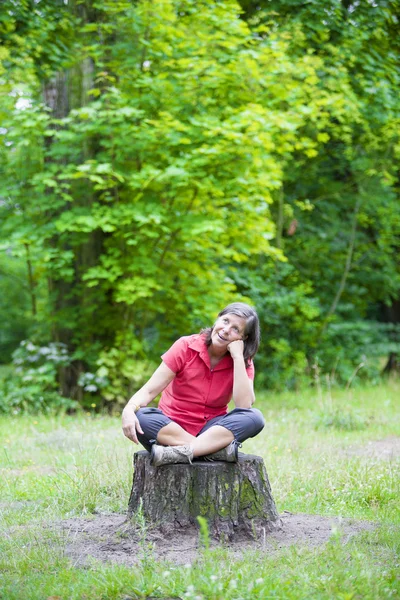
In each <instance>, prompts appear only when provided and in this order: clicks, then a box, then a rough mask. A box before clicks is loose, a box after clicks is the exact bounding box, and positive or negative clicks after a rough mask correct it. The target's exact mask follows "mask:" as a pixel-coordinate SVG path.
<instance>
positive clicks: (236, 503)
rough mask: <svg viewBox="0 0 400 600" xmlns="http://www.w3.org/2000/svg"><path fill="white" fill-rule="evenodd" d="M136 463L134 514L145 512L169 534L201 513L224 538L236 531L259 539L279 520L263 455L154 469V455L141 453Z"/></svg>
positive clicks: (150, 521)
mask: <svg viewBox="0 0 400 600" xmlns="http://www.w3.org/2000/svg"><path fill="white" fill-rule="evenodd" d="M133 464H134V476H133V486H132V492H131V496H130V499H129V514H130V516H133V515H134V514H135V513H136V512H137V511H138V510H142V512H143V516H144V517H145V519H146V521H147V522H148V524H149V525H150V526H151V527H157V528H159V529H160V530H161V531H163V532H165V533H167V532H168V531H171V530H174V531H175V530H176V529H179V528H189V527H193V526H194V525H197V516H199V515H200V516H202V517H205V518H206V519H207V521H208V525H209V530H210V533H211V535H212V536H214V537H217V538H220V539H221V538H225V539H232V538H233V537H234V535H235V534H236V533H242V534H243V533H244V534H246V536H247V537H253V538H254V537H255V536H257V535H258V534H259V533H260V532H261V531H262V530H264V531H270V530H271V529H273V528H275V527H276V526H277V524H278V523H279V515H278V512H277V510H276V506H275V502H274V500H273V498H272V495H271V486H270V484H269V481H268V476H267V472H266V470H265V466H264V462H263V460H262V458H261V457H260V456H254V455H251V454H243V453H241V452H240V453H239V460H238V462H237V463H227V462H206V461H201V460H196V461H194V462H193V464H191V465H190V464H173V465H164V466H162V467H152V466H151V465H150V454H149V453H148V452H146V451H141V452H136V453H135V455H134V461H133ZM140 507H141V508H140Z"/></svg>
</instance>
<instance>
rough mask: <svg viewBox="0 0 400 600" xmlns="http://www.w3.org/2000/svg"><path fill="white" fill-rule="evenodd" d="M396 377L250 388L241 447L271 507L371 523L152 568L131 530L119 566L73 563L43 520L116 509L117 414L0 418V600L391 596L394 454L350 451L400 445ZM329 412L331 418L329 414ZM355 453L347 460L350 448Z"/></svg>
mask: <svg viewBox="0 0 400 600" xmlns="http://www.w3.org/2000/svg"><path fill="white" fill-rule="evenodd" d="M399 397H400V385H399V384H398V383H396V382H391V383H388V384H387V385H386V386H381V387H375V388H365V389H362V388H359V389H355V390H347V391H346V390H330V391H326V392H323V393H322V392H321V391H318V390H317V391H307V392H299V393H291V394H288V393H286V394H269V393H259V394H258V398H257V406H258V407H259V408H260V409H261V410H262V411H263V413H264V415H265V417H266V426H265V428H264V430H263V432H262V433H261V434H260V435H259V436H257V437H256V438H254V439H253V440H248V441H247V442H246V443H245V444H244V445H243V448H242V450H243V451H244V452H249V453H255V454H259V455H261V456H262V457H263V458H264V461H265V464H266V467H267V471H268V475H269V478H270V482H271V486H272V490H273V495H274V498H275V501H276V504H277V507H278V510H279V511H283V510H288V511H291V512H304V513H314V514H320V515H325V516H333V515H335V516H341V517H343V518H355V519H364V520H372V521H374V522H375V523H376V524H378V525H379V526H378V527H376V528H375V529H374V530H373V531H366V532H364V533H362V534H360V535H358V536H356V537H354V538H352V539H351V540H350V541H349V542H348V543H346V544H343V543H341V539H340V531H339V532H338V533H337V534H336V535H333V536H332V538H331V540H330V542H329V543H328V544H326V545H325V546H321V547H318V548H312V549H310V548H305V547H291V548H282V549H277V550H276V551H275V552H274V553H269V554H268V553H265V552H261V551H257V552H247V553H245V554H243V556H242V557H241V558H240V559H239V558H237V559H232V557H231V556H230V555H229V553H228V550H227V549H226V548H223V547H221V548H218V549H210V548H209V547H208V544H203V551H202V553H201V555H200V557H199V559H198V560H197V561H195V562H194V563H192V564H189V565H187V566H177V565H173V564H168V563H166V562H162V561H156V560H155V558H154V556H153V553H152V549H151V545H150V544H147V542H146V537H145V533H144V537H143V547H142V552H141V556H140V557H139V564H138V565H137V567H135V568H133V569H129V568H127V567H122V566H118V565H112V564H109V565H104V564H101V563H98V562H95V561H93V562H92V564H91V565H90V568H85V569H82V568H77V567H76V566H75V565H74V563H73V562H72V561H71V560H70V559H68V557H67V556H66V555H65V551H64V549H65V539H64V537H63V535H62V534H61V533H57V532H56V530H55V529H54V528H51V527H48V526H47V525H48V524H49V523H52V522H54V521H57V520H61V519H64V518H70V517H74V516H85V515H90V514H92V513H96V512H124V511H125V510H126V507H127V501H128V497H129V492H130V486H131V480H132V454H133V451H135V449H136V447H134V446H133V445H132V444H131V443H130V442H129V441H128V440H126V439H125V438H124V437H123V435H122V432H121V429H120V422H119V419H118V418H115V417H109V416H102V415H97V416H96V415H88V414H79V415H76V416H65V415H64V416H62V415H60V416H54V417H50V416H48V417H30V416H26V415H25V416H18V417H5V416H2V417H1V418H0V439H1V443H0V455H1V460H0V469H1V471H0V475H1V476H0V528H1V535H0V598H1V599H2V600H14V599H15V600H20V598H27V599H28V600H36V599H38V600H39V599H40V600H43V599H46V598H50V597H51V596H56V597H57V596H58V597H59V598H61V599H63V600H66V599H83V598H85V599H86V600H91V599H93V600H94V599H96V600H99V599H104V600H105V599H116V600H120V599H122V598H126V597H131V598H146V597H148V596H156V597H157V596H158V597H160V598H162V597H163V596H164V597H168V596H169V597H171V596H177V597H181V598H192V599H197V600H199V599H215V600H225V599H226V600H247V599H253V598H254V599H257V600H258V599H260V598H280V599H286V598H287V599H297V598H299V599H300V598H321V599H324V598H339V599H343V600H344V599H347V600H351V599H354V600H356V599H358V598H371V599H385V598H396V597H398V596H399V593H400V581H399V572H400V568H399V566H400V556H399V554H400V552H399V551H400V547H399V546H400V534H399V526H400V511H399V501H398V498H399V497H400V483H399V482H400V472H399V458H398V457H397V458H396V457H395V456H393V457H389V458H386V459H385V460H383V459H381V458H379V457H377V456H370V455H368V454H367V453H363V448H365V449H368V448H369V447H370V446H368V443H369V442H374V441H376V440H382V439H386V438H390V437H391V436H392V437H393V438H397V437H400V417H399V414H398V408H397V407H398V398H399ZM332 416H335V418H334V419H333V418H332ZM355 449H356V450H357V452H355V451H354V450H355Z"/></svg>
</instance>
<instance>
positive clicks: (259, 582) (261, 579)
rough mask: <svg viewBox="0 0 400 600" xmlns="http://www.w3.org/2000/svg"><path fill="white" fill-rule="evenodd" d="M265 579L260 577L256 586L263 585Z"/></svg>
mask: <svg viewBox="0 0 400 600" xmlns="http://www.w3.org/2000/svg"><path fill="white" fill-rule="evenodd" d="M263 581H264V579H263V578H262V577H259V578H258V579H256V584H257V585H260V584H261V583H263Z"/></svg>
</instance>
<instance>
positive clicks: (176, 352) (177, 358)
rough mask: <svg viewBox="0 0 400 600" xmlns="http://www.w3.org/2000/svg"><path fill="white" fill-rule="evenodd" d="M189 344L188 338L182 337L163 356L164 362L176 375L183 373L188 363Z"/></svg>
mask: <svg viewBox="0 0 400 600" xmlns="http://www.w3.org/2000/svg"><path fill="white" fill-rule="evenodd" d="M188 343H189V342H188V338H187V337H181V338H179V340H176V342H175V343H174V344H172V346H171V348H170V349H169V350H167V351H166V352H164V354H162V355H161V358H162V360H163V362H164V363H165V364H166V365H167V367H168V368H169V369H171V371H173V372H174V373H178V372H179V371H181V370H182V369H183V367H184V365H185V363H186V354H187V349H188Z"/></svg>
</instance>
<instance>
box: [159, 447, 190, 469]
mask: <svg viewBox="0 0 400 600" xmlns="http://www.w3.org/2000/svg"><path fill="white" fill-rule="evenodd" d="M192 459H193V450H192V448H191V447H190V446H159V445H158V444H153V445H152V447H151V453H150V464H151V465H153V467H161V466H162V465H172V464H174V463H190V464H192Z"/></svg>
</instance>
